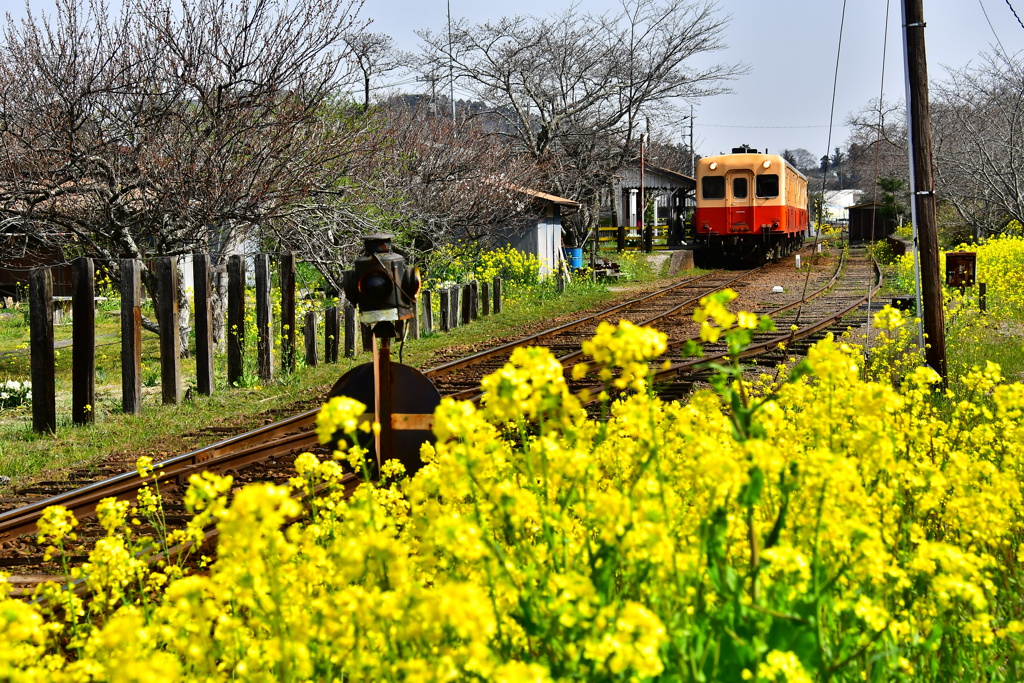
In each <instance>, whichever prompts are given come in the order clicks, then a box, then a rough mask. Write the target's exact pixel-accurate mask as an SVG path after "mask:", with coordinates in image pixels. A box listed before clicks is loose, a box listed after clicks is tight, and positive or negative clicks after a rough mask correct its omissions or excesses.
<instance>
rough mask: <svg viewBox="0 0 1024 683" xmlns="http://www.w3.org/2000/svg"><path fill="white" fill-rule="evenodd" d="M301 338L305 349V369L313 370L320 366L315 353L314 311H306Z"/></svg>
mask: <svg viewBox="0 0 1024 683" xmlns="http://www.w3.org/2000/svg"><path fill="white" fill-rule="evenodd" d="M302 337H303V339H302V341H303V343H304V344H305V347H306V367H309V368H315V367H316V366H317V365H319V364H320V360H319V358H317V353H316V311H306V317H305V320H304V321H303V325H302Z"/></svg>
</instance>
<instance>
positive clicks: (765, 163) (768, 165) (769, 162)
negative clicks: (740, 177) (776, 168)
mask: <svg viewBox="0 0 1024 683" xmlns="http://www.w3.org/2000/svg"><path fill="white" fill-rule="evenodd" d="M761 165H762V166H763V167H765V168H771V167H772V160H771V159H765V160H764V161H762V162H761Z"/></svg>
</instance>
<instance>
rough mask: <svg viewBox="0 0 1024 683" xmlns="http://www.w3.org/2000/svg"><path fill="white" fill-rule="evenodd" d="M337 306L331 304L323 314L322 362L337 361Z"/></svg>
mask: <svg viewBox="0 0 1024 683" xmlns="http://www.w3.org/2000/svg"><path fill="white" fill-rule="evenodd" d="M339 327H340V326H339V325H338V307H337V306H331V307H330V308H328V309H327V312H326V313H325V314H324V362H325V363H337V362H338V342H339V336H338V333H339V331H340V330H339V329H338V328H339Z"/></svg>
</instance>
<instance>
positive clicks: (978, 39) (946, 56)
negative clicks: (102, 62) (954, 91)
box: [4, 0, 1024, 157]
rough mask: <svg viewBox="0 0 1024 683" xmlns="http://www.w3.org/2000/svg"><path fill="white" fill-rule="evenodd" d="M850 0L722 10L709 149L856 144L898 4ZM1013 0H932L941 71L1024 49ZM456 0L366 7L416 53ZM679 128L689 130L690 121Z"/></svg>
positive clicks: (495, 8)
mask: <svg viewBox="0 0 1024 683" xmlns="http://www.w3.org/2000/svg"><path fill="white" fill-rule="evenodd" d="M4 1H6V0H4ZM450 2H451V14H452V18H453V20H454V19H457V18H460V17H461V18H464V19H466V20H467V21H469V22H471V23H481V22H484V21H487V20H492V19H497V18H500V17H502V16H506V15H507V16H511V15H516V14H519V15H533V16H545V15H547V14H549V13H552V12H557V11H560V10H562V9H564V8H565V7H567V6H568V5H569V2H568V0H515V2H510V1H508V0H492V1H491V2H481V1H480V0H450ZM845 4H846V8H845V19H844V16H843V14H844V8H843V5H844V2H843V0H719V9H720V11H721V12H722V13H724V14H727V15H731V21H730V23H729V25H728V27H727V28H726V33H725V36H724V38H725V40H724V43H725V44H726V45H727V46H728V47H727V49H725V50H723V51H721V52H718V53H714V54H713V55H712V56H711V57H710V58H711V59H713V60H715V61H725V62H743V63H746V64H748V65H749V67H750V71H749V73H748V74H747V75H746V76H742V77H740V78H738V79H736V80H735V81H733V82H732V83H731V84H730V87H731V90H732V91H733V92H732V94H726V95H719V96H715V97H711V98H707V99H704V100H702V101H700V102H698V103H695V107H694V114H695V121H694V147H695V148H696V151H697V153H699V154H701V155H704V156H708V155H712V154H718V153H720V152H728V151H729V150H730V149H731V148H732V147H735V146H738V145H740V144H747V145H750V146H751V147H755V148H758V149H768V150H769V151H770V152H772V153H781V152H782V151H783V150H784V149H796V148H804V149H807V150H808V151H810V152H812V153H813V154H814V155H815V156H816V157H820V156H821V155H823V154H825V152H826V151H827V150H831V149H833V148H835V147H837V146H843V145H844V144H845V143H846V141H847V138H848V136H849V129H848V128H847V127H846V125H845V122H846V120H847V118H848V117H849V115H850V114H851V113H853V112H855V111H857V110H859V109H861V108H862V107H864V106H865V105H866V104H868V102H870V101H871V100H872V99H875V98H877V97H878V95H879V93H880V92H881V88H882V64H883V59H882V56H883V43H885V42H886V41H885V40H884V39H885V35H886V6H887V2H886V0H849V1H848V2H846V3H845ZM888 4H889V5H890V6H889V15H890V16H889V30H888V36H889V37H888V41H887V44H886V45H884V52H885V55H886V58H885V74H884V79H885V85H884V87H885V90H884V92H885V96H886V98H887V99H895V100H902V99H903V94H904V75H903V53H902V50H903V46H902V37H901V35H900V23H901V7H900V2H899V0H891V2H889V3H888ZM579 5H580V7H581V8H582V9H585V10H590V11H601V10H602V9H606V8H612V7H617V6H618V2H617V1H616V0H582V1H581V2H580V3H579ZM1011 5H1012V6H1013V8H1015V9H1016V10H1017V14H1019V15H1020V16H1021V18H1022V19H1024V0H924V16H925V22H926V23H927V27H926V29H925V44H926V50H927V56H928V69H929V71H928V73H929V77H930V78H931V79H935V78H937V77H938V78H941V77H942V76H943V74H944V73H945V69H944V67H946V66H948V67H953V68H957V69H959V68H962V67H964V66H966V65H967V64H968V63H969V62H972V60H973V61H974V62H977V61H979V54H980V53H983V52H990V51H991V49H992V46H994V45H996V44H997V42H996V41H997V39H998V41H999V42H1000V43H1001V44H1002V46H1003V48H1004V49H1005V50H1006V51H1007V52H1009V53H1010V54H1014V53H1016V52H1018V51H1020V50H1024V27H1022V26H1021V25H1020V23H1019V22H1018V21H1017V19H1016V18H1015V17H1014V14H1013V11H1012V10H1011ZM447 9H448V8H447V4H446V2H444V0H432V1H431V2H424V1H423V0H366V4H365V6H364V11H363V14H364V16H366V17H369V18H372V19H373V20H374V21H373V25H372V28H371V30H374V31H377V32H381V33H387V34H388V35H390V36H391V37H392V38H394V39H395V42H396V44H397V45H398V46H399V47H401V48H403V49H406V50H415V49H417V47H418V45H419V40H418V38H417V37H416V35H415V31H416V30H417V29H420V28H426V29H430V30H431V31H435V32H437V31H443V30H445V28H446V27H447ZM983 10H984V11H983ZM986 13H987V15H988V20H986ZM989 21H990V22H991V27H990V24H989ZM841 26H842V48H841V51H840V49H839V48H840V27H841ZM992 27H994V30H993V28H992ZM837 52H839V69H838V79H836V78H835V76H836V56H837ZM837 81H838V82H837ZM836 82H837V85H836V102H835V113H834V116H833V115H832V91H833V83H836ZM406 87H414V86H406ZM458 97H459V92H458V90H456V98H458ZM830 119H832V120H833V123H834V126H833V128H832V129H831V131H830V129H829V122H830ZM678 127H679V129H680V131H681V132H682V133H683V135H685V136H688V134H689V123H688V122H686V121H682V122H681V123H680V125H679V126H678Z"/></svg>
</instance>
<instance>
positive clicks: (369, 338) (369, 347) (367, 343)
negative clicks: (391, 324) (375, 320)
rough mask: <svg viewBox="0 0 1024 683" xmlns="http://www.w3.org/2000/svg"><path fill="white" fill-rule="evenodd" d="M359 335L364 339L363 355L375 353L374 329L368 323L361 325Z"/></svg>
mask: <svg viewBox="0 0 1024 683" xmlns="http://www.w3.org/2000/svg"><path fill="white" fill-rule="evenodd" d="M359 334H360V336H361V337H362V338H363V353H369V352H370V351H373V329H372V328H371V327H370V326H369V325H367V324H366V323H359Z"/></svg>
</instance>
